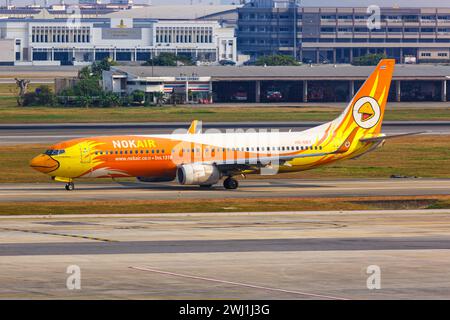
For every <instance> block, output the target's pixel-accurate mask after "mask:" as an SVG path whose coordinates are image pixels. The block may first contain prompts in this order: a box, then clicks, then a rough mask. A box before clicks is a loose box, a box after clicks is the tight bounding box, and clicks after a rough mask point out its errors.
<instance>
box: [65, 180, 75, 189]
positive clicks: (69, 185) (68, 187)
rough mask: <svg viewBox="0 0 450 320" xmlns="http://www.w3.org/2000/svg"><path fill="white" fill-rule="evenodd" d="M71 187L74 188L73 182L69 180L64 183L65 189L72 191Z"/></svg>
mask: <svg viewBox="0 0 450 320" xmlns="http://www.w3.org/2000/svg"><path fill="white" fill-rule="evenodd" d="M73 189H75V184H74V183H73V182H69V183H67V184H66V190H67V191H72V190H73Z"/></svg>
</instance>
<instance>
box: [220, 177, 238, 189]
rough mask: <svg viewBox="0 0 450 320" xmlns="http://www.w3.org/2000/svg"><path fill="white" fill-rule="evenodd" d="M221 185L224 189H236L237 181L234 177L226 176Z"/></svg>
mask: <svg viewBox="0 0 450 320" xmlns="http://www.w3.org/2000/svg"><path fill="white" fill-rule="evenodd" d="M223 186H224V188H225V189H230V190H233V189H237V187H238V186H239V183H238V182H237V180H236V179H233V178H232V177H228V178H226V179H225V180H224V181H223Z"/></svg>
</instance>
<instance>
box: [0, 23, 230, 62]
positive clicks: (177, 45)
mask: <svg viewBox="0 0 450 320" xmlns="http://www.w3.org/2000/svg"><path fill="white" fill-rule="evenodd" d="M0 46H1V47H4V48H11V47H14V52H13V53H12V50H8V51H7V52H9V54H7V53H3V54H1V55H0V63H1V64H16V65H20V64H30V63H33V64H56V65H57V64H72V63H73V64H82V63H88V62H92V61H98V60H102V59H104V58H106V57H111V58H112V59H114V60H116V61H146V60H148V59H149V58H151V57H152V56H155V55H158V54H159V53H161V52H172V53H175V54H179V55H186V56H190V57H192V58H194V59H196V60H199V61H205V62H217V61H219V60H224V59H226V60H232V61H236V58H237V52H236V38H235V34H234V28H227V27H222V26H221V25H220V24H219V22H217V21H196V20H186V21H179V20H177V21H170V20H164V21H158V20H155V19H145V18H136V19H133V18H95V19H81V20H79V21H77V19H4V20H0Z"/></svg>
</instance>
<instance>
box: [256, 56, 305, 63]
mask: <svg viewBox="0 0 450 320" xmlns="http://www.w3.org/2000/svg"><path fill="white" fill-rule="evenodd" d="M255 65H257V66H298V65H300V63H299V62H298V61H297V60H295V59H294V57H292V56H287V55H282V54H274V55H270V56H262V57H259V58H258V59H257V60H256V62H255Z"/></svg>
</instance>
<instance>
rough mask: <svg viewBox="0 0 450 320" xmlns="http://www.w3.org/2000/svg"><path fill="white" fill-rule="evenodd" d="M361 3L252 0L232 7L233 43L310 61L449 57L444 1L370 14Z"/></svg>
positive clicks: (449, 22) (448, 11)
mask: <svg viewBox="0 0 450 320" xmlns="http://www.w3.org/2000/svg"><path fill="white" fill-rule="evenodd" d="M443 2H445V1H443ZM330 3H331V2H330ZM364 4H365V3H364ZM364 4H363V1H362V2H361V7H356V8H352V7H345V2H344V4H342V5H341V6H340V7H338V6H323V7H312V6H307V5H304V4H303V2H301V3H300V5H298V4H297V1H295V0H252V1H250V2H248V3H247V4H246V5H244V6H243V7H241V8H238V9H237V11H238V31H237V35H238V49H239V50H240V51H242V52H243V53H245V54H249V55H251V56H253V57H258V56H262V55H269V54H277V53H282V54H287V55H295V56H296V57H297V59H299V60H300V61H304V62H312V63H322V62H329V63H350V62H352V61H353V59H354V58H356V57H359V56H363V55H365V54H367V53H385V54H386V55H387V56H388V57H390V58H395V59H396V60H397V63H405V62H411V63H430V62H447V63H448V62H450V8H449V7H448V6H447V8H436V7H427V5H426V3H424V8H418V7H401V8H400V7H390V8H387V7H386V8H380V12H379V15H377V17H376V20H375V17H374V16H373V14H374V13H372V12H369V13H368V12H367V10H368V6H364ZM369 4H370V3H369ZM334 5H336V4H334ZM368 21H369V23H371V24H372V25H373V28H372V27H371V28H369V25H368ZM378 22H379V25H376V24H375V23H378Z"/></svg>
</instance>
